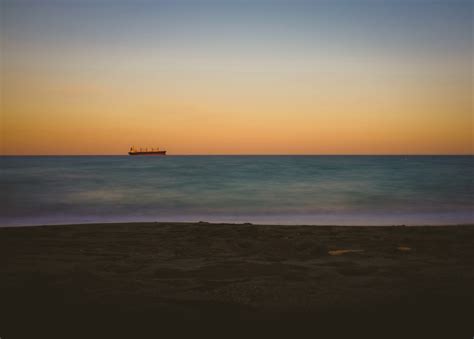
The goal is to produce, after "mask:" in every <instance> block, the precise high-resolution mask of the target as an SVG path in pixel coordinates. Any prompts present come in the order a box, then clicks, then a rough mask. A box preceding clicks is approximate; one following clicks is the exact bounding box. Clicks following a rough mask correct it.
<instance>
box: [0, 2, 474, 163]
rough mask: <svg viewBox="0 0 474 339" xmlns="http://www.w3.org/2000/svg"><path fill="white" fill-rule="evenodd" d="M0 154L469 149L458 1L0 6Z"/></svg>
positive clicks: (462, 5) (468, 98) (464, 11)
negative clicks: (136, 148) (133, 149)
mask: <svg viewBox="0 0 474 339" xmlns="http://www.w3.org/2000/svg"><path fill="white" fill-rule="evenodd" d="M0 6H1V27H0V28H1V29H0V38H1V52H0V58H1V68H0V75H1V83H0V85H1V98H0V99H1V102H0V105H1V106H0V108H1V120H0V124H1V125H0V128H1V145H0V147H1V148H0V153H1V154H17V155H21V154H125V153H126V152H127V151H128V148H129V147H130V146H131V145H136V146H143V147H145V146H148V147H151V146H153V147H156V146H160V147H162V148H165V149H167V150H168V152H169V153H170V154H400V153H402V154H433V153H436V154H472V153H473V134H472V133H473V106H472V95H473V83H472V76H473V74H472V72H473V70H472V58H473V36H472V34H473V33H472V24H473V4H472V2H471V1H456V0H454V1H453V0H445V1H408V0H406V1H403V0H387V1H380V2H379V1H351V2H350V1H342V0H336V1H258V0H256V1H225V0H223V1H179V0H178V1H167V2H166V1H133V2H132V1H100V0H99V1H66V0H64V1H44V2H43V1H22V0H20V1H8V0H7V1H2V2H1V4H0Z"/></svg>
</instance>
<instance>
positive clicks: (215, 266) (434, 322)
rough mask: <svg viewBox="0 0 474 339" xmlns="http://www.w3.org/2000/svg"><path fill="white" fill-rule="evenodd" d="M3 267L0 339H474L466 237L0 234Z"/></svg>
mask: <svg viewBox="0 0 474 339" xmlns="http://www.w3.org/2000/svg"><path fill="white" fill-rule="evenodd" d="M0 263H1V265H0V276H1V279H0V300H1V307H0V309H1V311H0V312H1V314H0V316H1V318H0V337H1V338H2V339H3V338H5V339H9V338H23V337H30V338H33V337H37V338H43V337H63V338H65V337H82V338H90V337H144V336H145V334H147V335H149V336H150V337H160V336H161V337H173V336H177V337H195V336H197V335H205V336H207V337H212V336H215V337H221V338H224V337H232V336H235V337H241V338H243V337H261V338H263V337H274V336H277V335H282V336H285V337H303V333H304V335H305V336H306V335H310V337H312V338H314V337H321V338H329V337H345V338H347V337H353V338H359V337H378V338H387V337H396V338H401V337H403V338H433V337H444V338H471V337H472V336H473V335H474V321H472V319H473V314H474V313H473V310H474V288H473V286H474V226H473V225H464V226H432V227H430V226H419V227H403V226H394V227H373V226H371V227H342V226H340V227H338V226H266V225H251V224H208V223H203V222H201V223H195V224H191V223H129V224H85V225H68V226H37V227H5V228H0ZM32 335H33V336H32ZM163 335H166V336H163Z"/></svg>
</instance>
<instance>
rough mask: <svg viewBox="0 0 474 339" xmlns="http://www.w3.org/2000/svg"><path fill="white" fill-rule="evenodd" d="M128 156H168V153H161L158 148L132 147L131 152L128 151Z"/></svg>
mask: <svg viewBox="0 0 474 339" xmlns="http://www.w3.org/2000/svg"><path fill="white" fill-rule="evenodd" d="M128 155H166V151H160V149H159V148H158V147H157V148H150V149H148V148H139V149H138V148H135V147H134V146H132V147H130V151H128Z"/></svg>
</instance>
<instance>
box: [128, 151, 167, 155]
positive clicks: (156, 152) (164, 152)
mask: <svg viewBox="0 0 474 339" xmlns="http://www.w3.org/2000/svg"><path fill="white" fill-rule="evenodd" d="M128 155H166V151H154V152H128Z"/></svg>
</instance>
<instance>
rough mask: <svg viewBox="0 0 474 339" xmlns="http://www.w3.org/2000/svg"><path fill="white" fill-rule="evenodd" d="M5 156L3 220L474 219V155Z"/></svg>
mask: <svg viewBox="0 0 474 339" xmlns="http://www.w3.org/2000/svg"><path fill="white" fill-rule="evenodd" d="M0 161H1V163H0V164H1V175H0V185H1V191H0V198H1V205H0V226H21V225H44V224H74V223H94V222H132V221H180V222H181V221H189V222H197V221H205V222H229V223H245V222H249V223H265V224H309V225H425V224H429V225H441V224H465V223H474V217H473V202H474V185H473V178H474V175H473V174H474V173H473V170H474V157H473V156H163V157H160V156H157V157H140V156H136V157H130V156H41V157H16V156H15V157H7V156H4V157H1V158H0Z"/></svg>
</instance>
